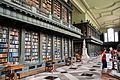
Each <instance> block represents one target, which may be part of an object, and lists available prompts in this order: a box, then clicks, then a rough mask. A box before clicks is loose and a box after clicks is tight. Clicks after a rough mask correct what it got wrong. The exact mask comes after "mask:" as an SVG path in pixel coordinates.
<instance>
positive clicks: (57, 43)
mask: <svg viewBox="0 0 120 80" xmlns="http://www.w3.org/2000/svg"><path fill="white" fill-rule="evenodd" d="M61 46H62V45H61V38H60V37H57V36H54V59H59V60H60V59H61Z"/></svg>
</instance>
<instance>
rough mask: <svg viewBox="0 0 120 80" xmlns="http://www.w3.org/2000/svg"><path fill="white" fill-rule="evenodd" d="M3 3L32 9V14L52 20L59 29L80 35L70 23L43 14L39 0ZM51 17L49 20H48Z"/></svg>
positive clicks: (14, 0)
mask: <svg viewBox="0 0 120 80" xmlns="http://www.w3.org/2000/svg"><path fill="white" fill-rule="evenodd" d="M3 1H7V2H10V3H14V4H15V5H19V6H21V8H26V9H27V10H31V11H32V9H33V8H34V9H35V10H34V11H32V12H33V13H34V14H39V15H41V16H42V17H45V19H48V20H50V19H52V20H51V21H52V22H56V23H59V24H60V25H61V27H63V28H65V29H68V30H70V31H73V32H76V33H78V34H80V35H82V34H81V30H80V29H78V28H76V27H75V26H73V25H72V24H70V23H66V22H64V21H63V20H61V19H59V18H57V17H55V16H54V15H51V14H49V13H45V12H43V11H42V10H41V9H40V8H39V0H3ZM50 16H51V18H50Z"/></svg>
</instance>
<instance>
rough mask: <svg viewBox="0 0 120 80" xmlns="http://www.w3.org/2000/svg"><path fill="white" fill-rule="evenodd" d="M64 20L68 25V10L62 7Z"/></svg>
mask: <svg viewBox="0 0 120 80" xmlns="http://www.w3.org/2000/svg"><path fill="white" fill-rule="evenodd" d="M62 19H63V21H64V22H65V23H67V9H66V8H65V7H64V6H62Z"/></svg>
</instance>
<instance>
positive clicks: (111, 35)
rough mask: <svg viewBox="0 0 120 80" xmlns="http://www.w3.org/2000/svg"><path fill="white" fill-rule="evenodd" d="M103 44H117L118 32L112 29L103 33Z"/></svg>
mask: <svg viewBox="0 0 120 80" xmlns="http://www.w3.org/2000/svg"><path fill="white" fill-rule="evenodd" d="M104 42H118V32H115V31H114V29H112V28H109V29H108V30H107V33H104Z"/></svg>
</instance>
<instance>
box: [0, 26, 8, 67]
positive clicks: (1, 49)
mask: <svg viewBox="0 0 120 80" xmlns="http://www.w3.org/2000/svg"><path fill="white" fill-rule="evenodd" d="M8 38H9V34H8V28H6V27H2V26H0V65H2V64H4V63H7V61H8Z"/></svg>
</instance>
